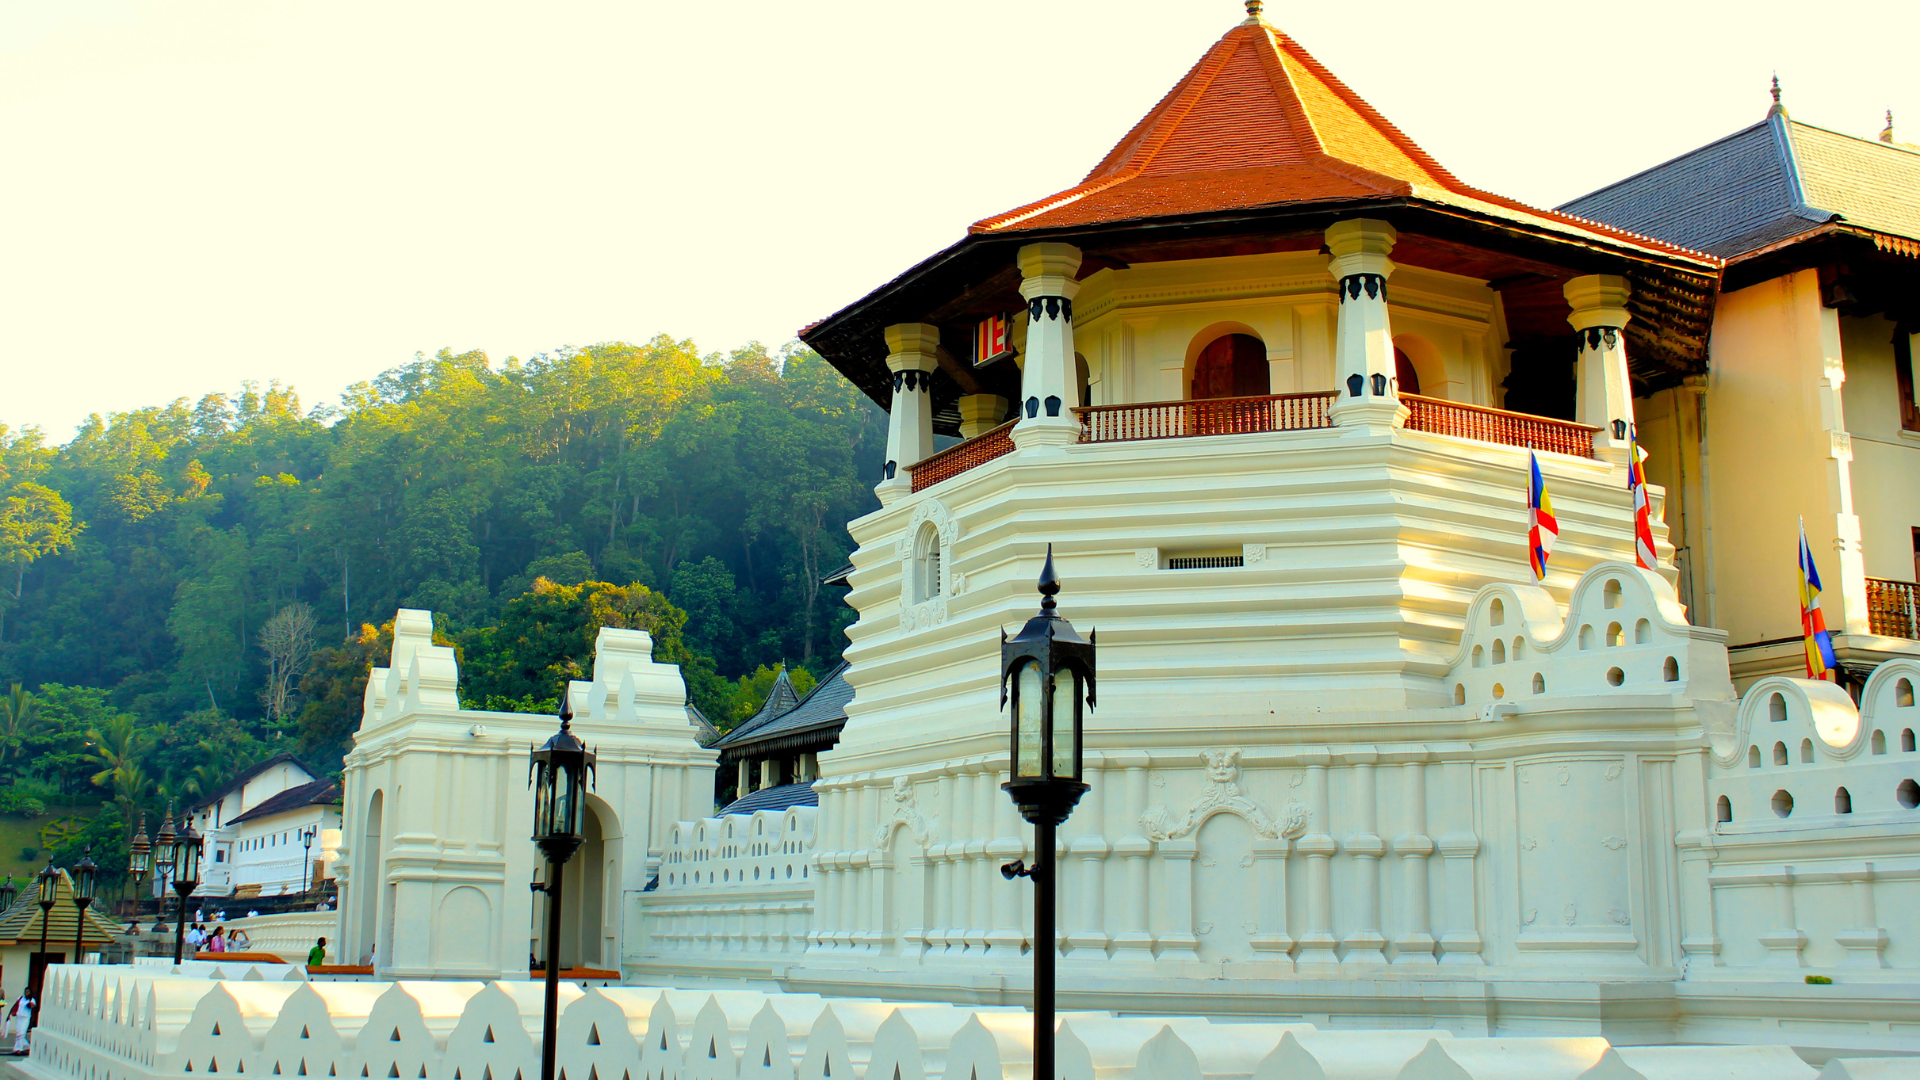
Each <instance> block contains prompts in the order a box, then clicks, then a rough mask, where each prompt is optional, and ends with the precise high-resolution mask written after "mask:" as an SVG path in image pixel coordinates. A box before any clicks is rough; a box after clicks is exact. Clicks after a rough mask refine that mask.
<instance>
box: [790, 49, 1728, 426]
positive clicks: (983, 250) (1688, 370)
mask: <svg viewBox="0 0 1920 1080" xmlns="http://www.w3.org/2000/svg"><path fill="white" fill-rule="evenodd" d="M1347 217H1377V218H1382V219H1384V220H1387V221H1389V222H1391V223H1393V224H1394V226H1395V227H1396V228H1397V229H1399V230H1400V242H1399V244H1398V245H1397V246H1396V248H1395V250H1394V257H1395V259H1396V261H1400V262H1405V263H1407V264H1408V265H1414V266H1423V267H1427V268H1430V269H1434V270H1439V271H1443V272H1447V273H1453V274H1458V275H1461V276H1464V277H1468V278H1477V279H1480V280H1484V281H1488V282H1498V283H1499V284H1498V285H1497V286H1495V287H1496V288H1498V290H1499V291H1500V294H1501V299H1502V310H1503V313H1504V317H1505V319H1506V323H1507V332H1508V334H1509V336H1510V338H1511V340H1512V341H1514V342H1535V341H1547V340H1558V339H1563V338H1570V337H1571V329H1570V328H1569V327H1568V325H1567V322H1566V314H1567V309H1566V300H1565V297H1564V295H1563V294H1562V292H1561V288H1562V285H1563V284H1564V282H1565V281H1566V280H1567V279H1568V278H1570V277H1573V276H1576V275H1580V274H1590V273H1607V274H1621V275H1624V276H1626V277H1627V278H1628V279H1629V281H1630V282H1631V284H1632V298H1631V299H1630V300H1629V301H1628V306H1629V309H1630V310H1631V311H1632V313H1633V321H1632V322H1630V323H1629V324H1628V326H1627V335H1628V338H1629V339H1630V341H1631V342H1632V347H1631V348H1630V349H1629V350H1628V362H1629V364H1630V365H1631V366H1632V371H1633V377H1634V379H1635V380H1636V382H1637V383H1639V384H1640V385H1641V386H1642V387H1644V388H1647V389H1658V388H1660V387H1662V386H1667V385H1673V384H1675V383H1678V382H1679V381H1680V380H1681V379H1682V378H1683V377H1685V376H1687V375H1690V374H1697V373H1698V372H1700V371H1703V370H1705V364H1706V339H1707V335H1708V333H1709V331H1710V327H1711V321H1712V307H1713V296H1714V293H1715V291H1716V289H1717V287H1718V284H1719V277H1720V272H1721V268H1722V265H1723V264H1722V261H1721V260H1720V259H1719V258H1718V257H1717V256H1714V255H1712V254H1708V253H1705V252H1701V251H1695V250H1692V249H1689V248H1687V247H1683V246H1681V245H1680V244H1677V243H1673V242H1669V241H1667V240H1662V239H1656V238H1654V237H1651V236H1645V235H1640V234H1638V233H1635V232H1632V231H1629V230H1628V229H1626V228H1622V227H1620V226H1618V225H1615V224H1606V223H1602V222H1599V221H1591V220H1587V219H1584V218H1581V217H1576V216H1574V215H1573V214H1569V213H1565V212H1562V211H1556V210H1543V209H1539V208H1536V207H1530V206H1527V205H1525V204H1523V203H1520V202H1518V201H1516V200H1514V199H1509V198H1506V197H1504V196H1500V195H1496V194H1493V193H1491V192H1487V191H1482V190H1480V189H1478V188H1475V187H1472V186H1470V185H1468V184H1466V183H1464V182H1462V181H1461V180H1460V179H1459V178H1458V177H1456V176H1454V175H1453V174H1452V173H1451V172H1449V171H1448V170H1447V169H1446V167H1444V166H1443V165H1441V164H1440V163H1439V162H1438V161H1435V160H1434V159H1433V157H1432V156H1431V155H1429V154H1428V153H1427V152H1426V151H1424V150H1422V149H1420V147H1419V146H1417V145H1415V143H1414V142H1413V140H1412V139H1410V138H1408V137H1407V135H1406V134H1405V133H1404V132H1402V131H1401V130H1400V129H1399V128H1397V127H1395V126H1394V125H1393V124H1392V123H1391V122H1390V121H1388V120H1387V119H1386V117H1384V116H1382V115H1380V113H1379V112H1378V111H1377V110H1375V109H1374V108H1373V107H1372V106H1371V105H1368V104H1367V103H1366V102H1365V101H1363V100H1361V98H1360V96H1359V95H1358V94H1355V93H1354V92H1353V91H1352V90H1351V89H1349V88H1348V87H1347V86H1346V84H1345V83H1343V82H1341V81H1340V79H1339V78H1338V77H1336V76H1335V75H1334V74H1333V73H1332V72H1331V71H1329V70H1327V68H1326V67H1325V66H1323V65H1322V64H1321V63H1320V62H1319V61H1318V60H1315V59H1314V58H1313V56H1312V55H1310V54H1309V53H1308V52H1307V51H1306V50H1305V49H1304V48H1302V47H1301V46H1300V44H1299V43H1298V42H1296V41H1294V40H1293V39H1292V38H1291V37H1289V36H1288V35H1287V34H1285V33H1283V32H1281V31H1280V30H1278V29H1276V28H1275V27H1273V26H1271V25H1270V24H1268V23H1267V22H1266V21H1265V20H1264V19H1262V18H1260V17H1259V16H1258V15H1254V16H1251V17H1249V18H1248V19H1247V20H1246V21H1245V22H1242V23H1240V24H1239V25H1237V26H1235V27H1233V28H1232V29H1230V30H1229V31H1227V33H1226V35H1225V36H1223V37H1222V38H1220V40H1219V41H1217V42H1216V43H1215V44H1214V45H1213V46H1212V47H1211V48H1210V49H1208V50H1207V52H1206V54H1205V55H1204V56H1202V57H1201V58H1200V61H1199V62H1198V63H1196V64H1195V65H1194V66H1193V68H1192V69H1191V70H1189V71H1188V72H1187V74H1186V75H1185V77H1183V78H1182V79H1181V80H1180V81H1179V82H1178V83H1177V84H1176V85H1175V86H1174V87H1173V89H1172V90H1171V91H1169V92H1168V93H1167V95H1166V96H1165V97H1164V98H1162V99H1161V100H1160V102H1159V103H1158V104H1157V105H1155V106H1154V108H1153V109H1152V110H1151V111H1150V112H1148V113H1147V115H1146V116H1145V117H1143V118H1142V119H1141V120H1140V121H1139V122H1138V123H1137V124H1135V125H1134V126H1133V128H1132V130H1130V131H1128V132H1127V134H1126V136H1125V137H1124V138H1122V139H1121V140H1120V141H1119V143H1117V144H1116V145H1115V146H1114V148H1113V149H1112V150H1111V151H1109V152H1108V153H1107V155H1106V156H1105V157H1104V158H1102V159H1101V160H1100V162H1099V163H1098V164H1097V165H1095V166H1094V168H1093V170H1092V171H1091V172H1089V173H1088V174H1087V176H1086V178H1085V179H1083V180H1082V181H1081V182H1080V183H1079V184H1076V185H1074V186H1073V187H1071V188H1068V189H1067V190H1065V191H1061V192H1057V193H1055V194H1052V195H1049V196H1047V197H1046V198H1043V199H1040V200H1037V201H1035V202H1031V203H1028V204H1026V205H1024V206H1020V207H1016V208H1014V209H1012V210H1008V211H1006V212H1005V213H1001V214H996V215H994V216H992V217H989V218H984V219H982V220H980V221H977V222H975V223H974V224H973V225H972V226H971V227H970V228H969V229H968V232H967V235H966V236H965V237H964V238H962V239H961V240H960V241H959V242H957V243H955V244H953V245H952V246H950V247H948V248H947V249H946V250H944V251H941V252H939V253H937V254H935V255H933V256H931V257H929V258H927V259H925V260H922V261H921V262H920V263H919V264H917V265H915V266H913V267H911V268H909V269H908V270H907V271H906V272H905V273H902V274H901V275H899V276H898V277H896V278H895V279H894V280H892V281H890V282H888V283H887V284H885V285H883V286H881V287H880V288H878V289H876V290H874V291H873V292H871V293H869V294H868V295H867V296H865V297H864V298H862V299H860V300H858V301H856V302H855V303H853V304H851V305H849V306H847V307H845V308H843V309H841V310H840V311H838V312H836V313H834V314H833V315H831V316H829V317H827V318H825V319H822V320H819V321H818V322H814V323H810V324H809V325H808V326H806V327H805V328H804V329H802V330H801V332H800V337H801V339H802V340H804V341H805V342H806V343H807V344H808V345H809V346H811V347H813V348H814V349H815V350H816V351H818V352H819V353H820V354H821V355H822V356H824V357H826V358H827V360H828V361H829V362H830V363H832V364H833V366H834V367H835V368H837V369H838V370H839V371H840V372H841V373H842V374H844V375H845V376H846V377H847V378H848V379H849V380H851V381H852V382H853V383H854V384H855V385H856V386H858V387H859V388H860V389H861V390H862V391H863V392H865V393H866V394H867V395H868V396H869V397H870V398H872V399H873V400H874V401H875V402H876V403H878V404H879V405H881V406H882V407H883V408H884V407H890V406H891V403H892V373H891V371H890V369H889V368H888V367H887V364H886V343H885V340H884V330H885V328H886V327H887V326H888V325H891V324H894V323H900V322H926V323H931V324H933V325H936V326H938V327H940V329H941V344H942V349H941V351H940V356H939V358H938V360H939V369H938V372H937V373H936V377H935V378H934V380H933V387H932V395H931V397H932V406H933V410H932V411H933V423H934V429H935V431H936V432H939V433H941V434H957V433H958V432H959V421H960V414H959V409H958V400H959V398H960V397H961V396H962V395H965V394H997V395H999V396H1002V397H1017V396H1018V377H1019V373H1018V371H1017V369H1016V368H1015V366H1014V365H1008V364H1001V365H989V366H988V367H985V368H974V367H973V366H972V365H970V364H968V363H966V362H965V361H963V360H960V359H958V358H959V357H963V356H968V355H970V354H971V350H972V341H971V333H972V328H973V326H974V324H975V323H976V322H977V321H978V320H980V319H982V318H985V317H988V316H991V315H995V314H1002V313H1005V312H1008V311H1017V310H1019V309H1020V308H1021V307H1023V306H1024V304H1025V301H1024V300H1023V299H1022V297H1021V296H1020V293H1019V275H1018V269H1017V267H1016V266H1015V265H1014V255H1015V252H1016V251H1017V250H1018V248H1019V246H1020V245H1022V244H1026V243H1032V242H1035V241H1040V240H1058V241H1063V242H1068V243H1072V244H1074V245H1076V246H1078V247H1079V248H1080V249H1081V251H1082V253H1083V256H1084V260H1085V261H1083V263H1082V264H1081V269H1080V275H1081V277H1083V278H1084V277H1087V276H1090V275H1092V274H1095V273H1098V272H1099V271H1101V270H1103V269H1115V270H1124V269H1127V268H1129V267H1131V266H1134V265H1137V264H1140V263H1146V262H1155V261H1166V260H1188V259H1202V258H1213V257H1219V256H1226V255H1244V254H1260V253H1271V252H1280V251H1317V250H1320V249H1321V246H1322V244H1323V242H1324V232H1325V229H1326V228H1327V226H1329V225H1331V224H1333V223H1334V222H1336V221H1338V220H1340V219H1342V218H1347ZM1516 347H1517V346H1516Z"/></svg>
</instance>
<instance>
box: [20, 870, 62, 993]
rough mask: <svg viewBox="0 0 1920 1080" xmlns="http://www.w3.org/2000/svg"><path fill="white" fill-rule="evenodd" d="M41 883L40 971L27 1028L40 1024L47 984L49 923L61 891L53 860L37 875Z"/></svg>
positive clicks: (34, 981) (34, 988)
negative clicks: (56, 898) (44, 990)
mask: <svg viewBox="0 0 1920 1080" xmlns="http://www.w3.org/2000/svg"><path fill="white" fill-rule="evenodd" d="M36 879H37V880H38V881H39V883H40V972H39V974H38V975H37V976H36V977H35V978H34V980H33V1016H32V1017H30V1018H29V1019H28V1020H27V1030H28V1031H32V1030H33V1029H34V1028H37V1027H39V1026H40V997H41V994H40V992H41V991H42V990H43V989H45V988H46V985H47V923H48V922H49V921H50V920H51V918H52V916H53V901H54V897H55V896H56V895H58V893H59V891H60V871H58V870H55V869H54V868H53V861H52V860H51V859H49V860H48V861H47V868H46V869H45V870H42V871H40V873H39V874H38V875H36Z"/></svg>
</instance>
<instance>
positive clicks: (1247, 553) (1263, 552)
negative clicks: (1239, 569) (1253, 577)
mask: <svg viewBox="0 0 1920 1080" xmlns="http://www.w3.org/2000/svg"><path fill="white" fill-rule="evenodd" d="M1240 553H1241V554H1240V561H1241V562H1242V563H1243V564H1245V565H1247V566H1252V565H1253V564H1254V563H1257V562H1266V561H1267V545H1265V544H1242V545H1240Z"/></svg>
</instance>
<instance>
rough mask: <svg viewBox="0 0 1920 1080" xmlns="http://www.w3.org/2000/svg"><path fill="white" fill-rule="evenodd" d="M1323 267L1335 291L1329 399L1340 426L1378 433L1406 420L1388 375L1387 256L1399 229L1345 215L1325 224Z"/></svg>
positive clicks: (1390, 334)
mask: <svg viewBox="0 0 1920 1080" xmlns="http://www.w3.org/2000/svg"><path fill="white" fill-rule="evenodd" d="M1326 235H1327V250H1328V251H1330V252H1332V253H1333V257H1332V258H1331V259H1329V260H1328V261H1327V269H1328V270H1329V271H1330V272H1331V273H1332V274H1333V279H1334V281H1335V283H1336V286H1337V289H1338V292H1339V295H1340V315H1339V322H1338V324H1337V327H1336V329H1335V331H1334V360H1333V367H1334V389H1335V391H1337V392H1338V394H1339V396H1338V397H1337V398H1335V399H1334V402H1333V408H1332V411H1331V415H1332V417H1333V422H1334V423H1335V424H1337V425H1339V426H1341V427H1356V428H1362V429H1365V430H1366V431H1368V432H1370V433H1374V432H1384V431H1388V430H1391V429H1393V428H1396V427H1399V426H1400V425H1402V424H1404V423H1406V418H1407V411H1406V407H1405V406H1403V405H1401V404H1400V395H1399V384H1398V381H1397V379H1396V377H1395V375H1394V371H1395V368H1394V363H1393V327H1392V325H1391V323H1390V321H1389V320H1388V318H1387V278H1389V277H1391V276H1392V275H1393V271H1394V265H1393V260H1392V259H1390V258H1388V257H1387V256H1388V254H1389V253H1391V252H1392V251H1393V243H1394V241H1395V240H1396V239H1398V238H1399V233H1397V232H1396V231H1394V228H1393V226H1391V225H1389V224H1387V223H1386V222H1384V221H1374V220H1372V219H1369V218H1349V219H1347V220H1345V221H1337V222H1334V223H1333V224H1332V225H1331V226H1329V227H1328V228H1327V234H1326Z"/></svg>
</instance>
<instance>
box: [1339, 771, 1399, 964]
mask: <svg viewBox="0 0 1920 1080" xmlns="http://www.w3.org/2000/svg"><path fill="white" fill-rule="evenodd" d="M1350 760H1352V761H1353V798H1352V805H1353V810H1354V816H1355V817H1356V818H1357V819H1358V820H1356V821H1355V822H1354V831H1353V835H1352V836H1350V837H1348V838H1347V842H1346V844H1345V845H1344V846H1345V848H1346V849H1347V854H1348V855H1351V856H1353V879H1354V881H1353V900H1354V904H1353V908H1352V910H1353V922H1354V927H1353V929H1352V930H1351V931H1350V932H1348V934H1347V936H1346V937H1344V938H1342V939H1341V940H1340V944H1342V945H1344V946H1346V950H1347V952H1346V955H1345V956H1343V957H1341V958H1340V962H1341V963H1342V964H1349V965H1352V964H1384V963H1386V962H1387V957H1386V953H1385V952H1384V950H1385V948H1386V945H1387V937H1386V935H1385V934H1382V933H1381V932H1380V857H1381V856H1382V855H1385V854H1386V853H1387V843H1386V841H1384V840H1382V839H1380V834H1379V833H1378V832H1377V831H1376V828H1377V822H1378V820H1379V799H1378V797H1377V792H1376V791H1375V773H1374V768H1375V766H1374V755H1373V754H1372V753H1369V752H1360V753H1356V754H1354V755H1352V757H1351V759H1350Z"/></svg>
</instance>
